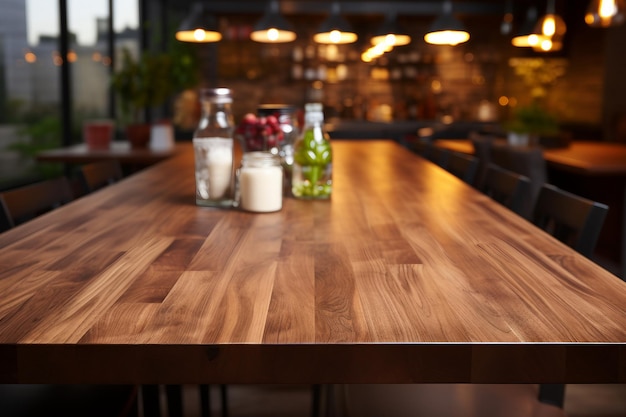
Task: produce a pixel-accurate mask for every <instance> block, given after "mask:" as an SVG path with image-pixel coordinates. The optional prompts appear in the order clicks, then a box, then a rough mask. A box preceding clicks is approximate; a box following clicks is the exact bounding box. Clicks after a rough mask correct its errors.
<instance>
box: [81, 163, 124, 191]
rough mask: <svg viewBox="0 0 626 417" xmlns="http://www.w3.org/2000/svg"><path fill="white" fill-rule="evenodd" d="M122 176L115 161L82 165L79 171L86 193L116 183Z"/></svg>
mask: <svg viewBox="0 0 626 417" xmlns="http://www.w3.org/2000/svg"><path fill="white" fill-rule="evenodd" d="M123 176H124V175H123V173H122V167H121V165H120V163H119V161H115V160H110V161H101V162H94V163H91V164H87V165H83V166H82V167H81V168H80V171H79V178H80V180H81V182H82V184H83V187H84V188H85V192H87V193H90V192H93V191H96V190H98V189H100V188H103V187H106V186H107V185H110V184H113V183H116V182H118V181H119V180H121V179H122V178H123Z"/></svg>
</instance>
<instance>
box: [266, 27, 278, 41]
mask: <svg viewBox="0 0 626 417" xmlns="http://www.w3.org/2000/svg"><path fill="white" fill-rule="evenodd" d="M267 39H269V40H270V41H276V40H278V30H277V29H276V28H271V29H268V30H267Z"/></svg>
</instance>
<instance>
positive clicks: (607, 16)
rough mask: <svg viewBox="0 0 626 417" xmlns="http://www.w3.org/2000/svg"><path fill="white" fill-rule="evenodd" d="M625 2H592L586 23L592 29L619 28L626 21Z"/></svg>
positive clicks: (608, 0) (598, 0)
mask: <svg viewBox="0 0 626 417" xmlns="http://www.w3.org/2000/svg"><path fill="white" fill-rule="evenodd" d="M625 10H626V4H625V2H624V0H591V2H590V3H589V7H588V8H587V14H585V22H586V23H587V24H588V25H589V26H591V27H602V28H606V27H609V26H618V25H621V24H622V23H624V20H626V12H625Z"/></svg>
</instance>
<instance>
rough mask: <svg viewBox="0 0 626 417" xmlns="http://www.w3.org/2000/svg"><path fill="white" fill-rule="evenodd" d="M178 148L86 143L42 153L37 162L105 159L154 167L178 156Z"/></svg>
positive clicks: (121, 143)
mask: <svg viewBox="0 0 626 417" xmlns="http://www.w3.org/2000/svg"><path fill="white" fill-rule="evenodd" d="M177 149H178V146H176V147H174V148H172V149H151V148H149V147H148V148H143V149H134V148H131V146H130V143H129V142H125V141H114V142H111V146H110V147H109V148H108V149H91V148H89V147H88V146H87V145H86V144H85V143H79V144H76V145H72V146H68V147H66V148H58V149H51V150H48V151H43V152H40V153H39V154H38V155H37V160H38V161H41V162H61V163H69V164H87V163H91V162H97V161H101V160H105V159H116V160H118V161H120V162H121V163H122V164H138V165H152V164H154V163H157V162H161V161H163V160H165V159H167V158H169V157H171V156H173V155H174V154H176V152H177Z"/></svg>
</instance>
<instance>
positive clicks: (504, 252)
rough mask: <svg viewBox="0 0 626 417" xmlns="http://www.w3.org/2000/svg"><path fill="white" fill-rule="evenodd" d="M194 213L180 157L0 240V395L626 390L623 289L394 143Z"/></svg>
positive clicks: (359, 146) (186, 156)
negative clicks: (345, 387) (337, 387)
mask: <svg viewBox="0 0 626 417" xmlns="http://www.w3.org/2000/svg"><path fill="white" fill-rule="evenodd" d="M333 149H334V184H335V188H334V191H333V196H332V200H331V201H299V200H295V199H292V198H286V199H285V200H284V205H283V209H282V210H281V211H279V212H276V213H268V214H252V213H246V212H241V211H237V210H223V209H222V210H220V209H210V208H202V207H198V206H196V205H195V203H194V195H195V194H194V192H195V191H194V170H193V157H192V151H191V148H190V146H186V147H184V146H183V148H182V151H181V152H180V153H179V154H177V155H176V156H174V157H172V158H171V159H169V160H167V161H165V162H163V163H161V164H158V165H155V166H153V167H151V168H148V169H146V170H145V171H142V172H140V173H138V174H136V175H133V176H131V177H128V178H126V179H124V180H123V181H121V182H119V183H117V184H115V185H112V186H109V187H108V188H105V189H103V190H101V191H98V192H95V193H93V194H90V195H88V196H86V197H84V198H81V199H79V200H77V201H74V202H72V203H70V204H68V205H66V206H64V207H62V208H59V209H57V210H56V211H53V212H51V213H49V214H46V215H44V216H42V217H40V218H38V219H36V220H33V221H31V222H29V223H26V224H24V225H22V226H18V227H17V228H15V229H13V230H10V231H8V232H6V233H3V234H0V294H1V296H0V382H2V383H15V382H21V383H124V382H133V383H199V382H204V383H214V382H220V383H266V382H267V383H331V382H337V383H339V382H379V383H390V382H394V383H412V382H472V383H486V382H495V383H507V382H515V383H539V382H569V383H574V382H607V383H618V382H619V383H625V382H626V310H625V307H626V282H623V281H621V280H620V279H618V278H617V277H615V276H614V275H612V274H610V273H609V272H607V271H605V270H603V269H602V268H600V267H599V266H597V265H596V264H594V263H592V262H591V261H589V260H587V259H586V258H584V257H582V256H580V255H579V254H577V253H576V252H575V251H573V250H572V249H570V248H568V247H567V246H565V245H563V244H561V243H559V242H557V241H556V240H554V239H553V238H552V237H550V236H548V235H547V234H545V233H544V232H542V231H540V230H538V229H536V228H535V227H534V226H532V225H531V224H529V223H528V222H526V221H525V220H524V219H522V218H520V217H518V216H516V215H514V214H513V213H511V212H509V211H507V210H506V209H505V208H503V207H502V206H500V205H498V204H496V203H494V202H492V201H491V200H489V199H488V198H487V197H486V196H484V195H482V194H480V193H479V192H477V191H476V190H474V189H473V188H471V187H469V186H468V185H466V184H465V183H463V182H462V181H460V180H459V179H457V178H456V177H454V176H452V175H451V174H449V173H447V172H445V171H444V170H442V169H441V168H439V167H437V166H436V165H435V164H432V163H430V162H428V161H425V160H423V159H421V158H419V157H418V156H415V155H414V154H412V153H411V152H409V151H408V150H406V149H404V148H402V147H401V146H399V145H398V144H396V143H394V142H392V141H336V142H334V143H333Z"/></svg>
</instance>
